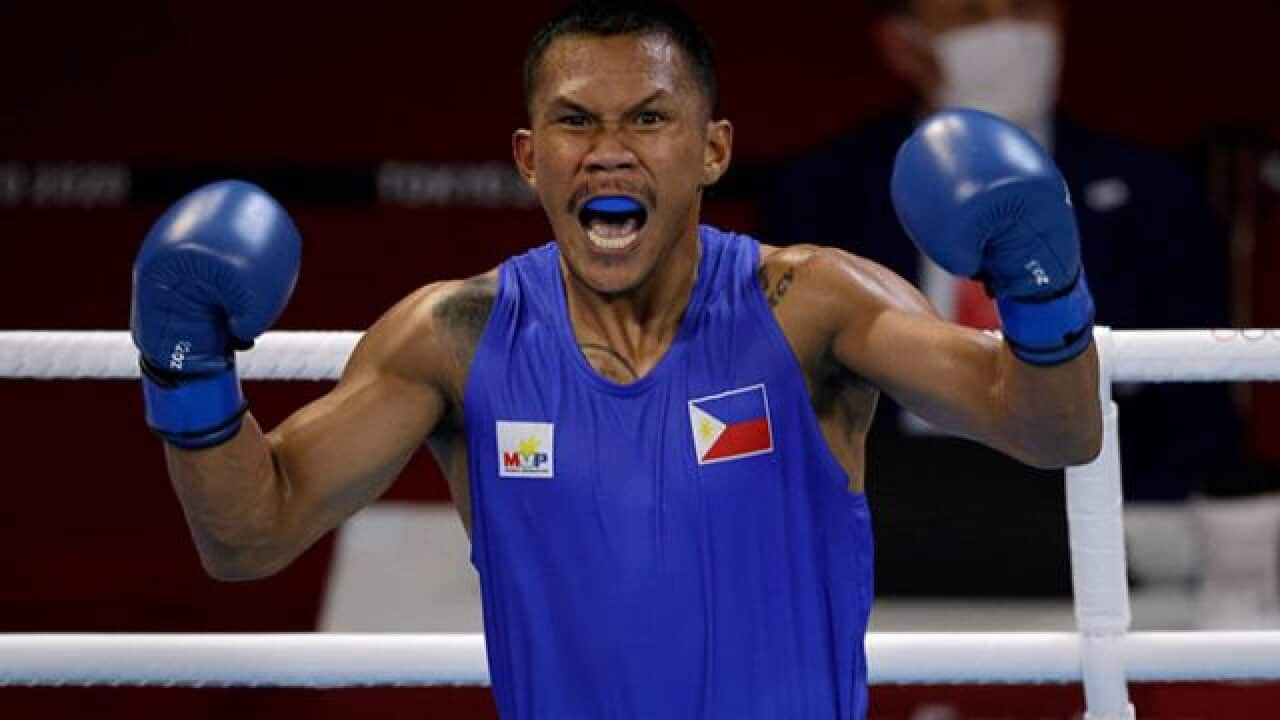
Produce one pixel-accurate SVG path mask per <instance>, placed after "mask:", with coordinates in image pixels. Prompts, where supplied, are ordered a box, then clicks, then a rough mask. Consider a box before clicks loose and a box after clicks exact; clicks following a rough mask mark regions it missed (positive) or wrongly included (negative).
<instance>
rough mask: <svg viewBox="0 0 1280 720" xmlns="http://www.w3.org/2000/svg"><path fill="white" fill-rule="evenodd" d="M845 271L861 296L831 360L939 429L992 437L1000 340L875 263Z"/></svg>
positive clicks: (837, 337)
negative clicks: (952, 317)
mask: <svg viewBox="0 0 1280 720" xmlns="http://www.w3.org/2000/svg"><path fill="white" fill-rule="evenodd" d="M849 272H851V273H852V274H853V275H854V276H855V280H856V283H855V285H856V287H858V289H859V291H858V293H857V297H856V299H855V300H854V305H855V306H854V308H852V311H851V312H849V313H848V314H847V316H846V320H845V321H844V322H843V323H842V326H841V327H839V328H838V330H837V332H836V334H835V339H834V342H833V351H834V353H835V355H836V358H837V359H838V360H839V361H840V362H841V363H842V364H843V365H845V366H846V367H847V368H849V369H850V370H851V371H853V372H856V373H857V374H859V375H861V376H862V377H864V378H866V379H867V380H868V381H869V382H871V383H872V384H874V385H875V386H877V387H878V388H880V389H881V390H882V391H883V392H884V393H886V394H887V395H888V396H889V397H891V398H893V399H894V400H895V401H896V402H897V403H898V404H900V405H901V406H902V407H903V408H905V409H906V410H908V411H910V412H912V413H914V414H916V415H919V416H920V417H922V418H924V419H926V420H928V421H929V422H930V423H931V424H933V425H935V426H936V427H938V428H940V429H942V430H944V431H946V432H949V433H953V434H957V435H961V436H964V437H969V438H973V439H977V440H989V439H990V437H991V434H992V433H991V431H990V426H991V425H992V420H993V417H994V415H995V414H996V410H995V405H996V404H997V402H998V394H997V392H996V388H995V387H994V386H995V383H996V380H997V378H998V377H999V364H1000V363H1001V362H1002V349H1001V342H1000V341H999V339H998V338H996V337H995V336H992V335H990V334H987V333H984V332H981V331H978V330H973V329H971V328H966V327H962V326H959V325H955V324H953V323H948V322H945V321H943V320H942V319H941V318H939V317H938V314H937V312H936V311H935V310H934V309H933V307H932V306H931V305H930V304H929V302H928V301H927V300H926V299H925V298H924V297H923V295H921V293H920V292H919V291H918V290H917V289H916V288H914V287H913V286H911V285H910V283H908V282H907V281H906V280H903V279H902V278H901V277H900V276H898V275H896V274H894V273H892V272H890V271H889V270H887V269H885V268H883V267H880V266H879V265H876V264H874V263H871V262H869V261H858V262H857V263H855V264H852V265H851V266H850V268H849Z"/></svg>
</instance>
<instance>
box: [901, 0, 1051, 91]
mask: <svg viewBox="0 0 1280 720" xmlns="http://www.w3.org/2000/svg"><path fill="white" fill-rule="evenodd" d="M996 20H1022V21H1027V22H1036V23H1043V24H1045V25H1047V26H1048V27H1049V28H1050V29H1051V30H1053V31H1054V32H1055V33H1061V32H1062V30H1063V25H1064V21H1065V18H1064V8H1063V5H1062V4H1061V2H1060V1H1059V0H914V1H913V2H911V3H910V4H909V12H907V13H906V14H905V15H899V16H893V17H889V18H886V19H885V20H883V21H882V22H880V23H879V24H878V26H877V28H876V40H877V41H878V45H879V47H880V53H881V55H882V56H883V57H884V59H885V62H886V63H887V64H888V66H889V68H890V69H891V70H893V71H894V72H895V73H897V74H898V75H900V76H902V77H903V78H905V79H906V80H908V81H909V82H911V83H912V84H913V85H915V86H916V89H917V90H919V91H920V92H921V93H922V94H924V95H928V94H930V93H931V92H933V90H934V89H935V88H937V87H938V86H939V85H940V84H941V83H942V82H943V81H944V80H945V78H944V77H943V70H942V68H941V67H940V65H939V61H938V57H937V55H936V54H935V52H934V48H933V42H934V39H935V38H936V37H937V36H938V35H939V34H941V33H945V32H948V31H952V30H961V29H964V28H968V27H972V26H975V25H980V24H982V23H988V22H992V21H996Z"/></svg>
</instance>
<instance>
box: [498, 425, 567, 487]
mask: <svg viewBox="0 0 1280 720" xmlns="http://www.w3.org/2000/svg"><path fill="white" fill-rule="evenodd" d="M555 430H556V426H555V425H553V424H552V423H539V422H507V421H506V420H499V421H498V476H499V477H542V478H549V477H554V476H555Z"/></svg>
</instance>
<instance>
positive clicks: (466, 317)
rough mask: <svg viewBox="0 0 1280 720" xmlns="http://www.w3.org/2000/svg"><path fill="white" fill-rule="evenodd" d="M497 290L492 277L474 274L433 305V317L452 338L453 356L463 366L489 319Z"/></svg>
mask: <svg viewBox="0 0 1280 720" xmlns="http://www.w3.org/2000/svg"><path fill="white" fill-rule="evenodd" d="M497 292H498V286H497V282H496V281H495V280H493V279H492V278H488V277H481V278H476V279H473V280H469V281H467V282H466V283H463V285H462V286H461V287H459V288H458V289H457V290H456V291H455V292H453V293H451V294H450V295H449V297H447V298H445V299H443V300H442V301H441V302H440V304H439V305H437V306H436V307H435V310H434V313H433V314H434V315H435V319H436V320H437V321H439V322H440V324H441V326H442V327H443V328H445V329H446V331H447V332H448V333H449V334H450V335H451V336H452V337H453V339H454V340H455V345H454V347H456V348H457V359H458V362H459V363H461V365H462V367H464V368H470V367H471V359H472V357H474V356H475V353H476V347H478V346H479V345H480V336H481V335H482V334H483V333H484V328H485V325H487V324H488V322H489V313H490V312H491V311H492V310H493V302H494V300H495V299H496V298H497Z"/></svg>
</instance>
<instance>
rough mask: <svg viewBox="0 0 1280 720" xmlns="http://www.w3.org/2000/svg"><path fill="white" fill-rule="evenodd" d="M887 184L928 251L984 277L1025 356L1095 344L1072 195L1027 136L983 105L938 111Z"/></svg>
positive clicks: (1061, 353) (1050, 361)
mask: <svg viewBox="0 0 1280 720" xmlns="http://www.w3.org/2000/svg"><path fill="white" fill-rule="evenodd" d="M890 191H891V195H892V197H893V205H894V208H895V209H896V210H897V213H898V219H899V220H900V221H901V222H902V226H903V228H904V229H905V230H906V231H907V234H908V235H910V236H911V239H912V240H914V241H915V243H916V244H917V245H919V246H920V249H921V250H922V251H924V253H925V254H926V255H928V256H929V257H931V258H932V259H933V260H934V261H935V262H937V263H938V264H939V265H941V266H942V267H943V268H945V269H946V270H948V271H950V272H952V273H954V274H957V275H963V276H965V277H973V278H977V279H979V280H982V281H983V282H984V283H985V284H986V286H987V290H988V292H990V293H991V294H992V295H993V296H994V297H995V298H996V304H997V306H998V307H999V309H1000V322H1001V325H1002V327H1003V329H1004V336H1005V340H1006V341H1008V343H1009V345H1010V348H1011V349H1012V350H1013V352H1014V354H1016V355H1017V356H1018V357H1019V358H1021V359H1022V360H1024V361H1026V362H1029V363H1033V364H1036V365H1055V364H1058V363H1063V362H1066V361H1068V360H1070V359H1072V358H1074V357H1076V356H1077V355H1079V354H1080V353H1082V352H1084V351H1085V349H1086V348H1088V347H1089V342H1090V341H1091V340H1092V337H1093V334H1092V332H1091V331H1092V329H1093V316H1094V308H1093V299H1092V298H1091V296H1090V294H1089V287H1088V285H1087V284H1086V283H1085V277H1084V269H1083V268H1082V267H1081V264H1080V238H1079V232H1078V231H1077V229H1076V220H1075V213H1074V212H1073V210H1072V207H1071V197H1070V195H1069V193H1068V191H1067V183H1066V181H1065V180H1063V178H1062V175H1061V174H1060V173H1059V172H1058V168H1057V166H1056V165H1054V162H1053V158H1051V157H1049V154H1048V153H1047V152H1045V151H1044V149H1043V148H1042V147H1040V145H1038V144H1037V143H1036V141H1035V140H1033V139H1032V138H1031V136H1029V135H1027V133H1025V132H1023V131H1022V130H1021V129H1019V128H1018V127H1016V126H1014V125H1012V124H1010V123H1009V122H1007V121H1005V120H1003V119H1001V118H999V117H997V116H995V115H991V114H988V113H984V112H980V111H977V110H966V109H955V110H946V111H943V112H940V113H938V114H936V115H934V116H932V117H929V118H927V119H926V120H925V121H924V122H923V123H921V124H920V127H918V128H916V131H915V132H914V133H912V135H911V137H909V138H908V139H907V141H906V142H904V143H903V144H902V147H901V148H900V149H899V150H898V156H897V158H896V159H895V161H894V166H893V177H892V180H891V181H890Z"/></svg>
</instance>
